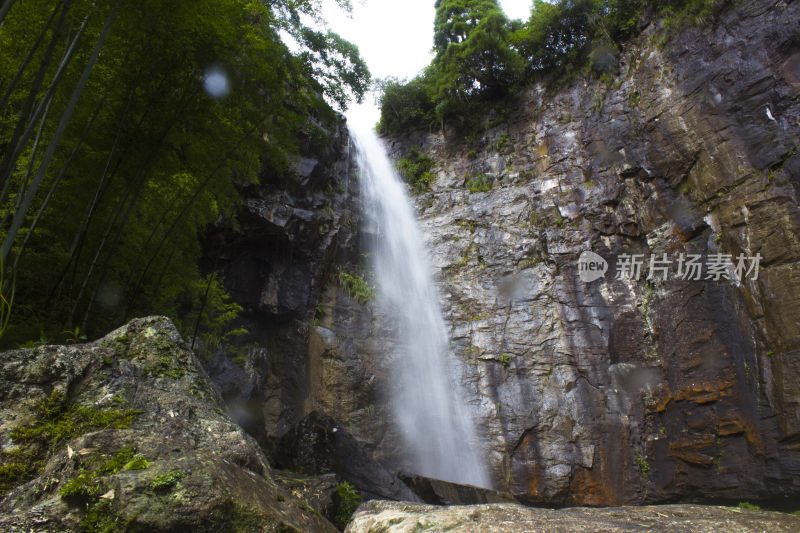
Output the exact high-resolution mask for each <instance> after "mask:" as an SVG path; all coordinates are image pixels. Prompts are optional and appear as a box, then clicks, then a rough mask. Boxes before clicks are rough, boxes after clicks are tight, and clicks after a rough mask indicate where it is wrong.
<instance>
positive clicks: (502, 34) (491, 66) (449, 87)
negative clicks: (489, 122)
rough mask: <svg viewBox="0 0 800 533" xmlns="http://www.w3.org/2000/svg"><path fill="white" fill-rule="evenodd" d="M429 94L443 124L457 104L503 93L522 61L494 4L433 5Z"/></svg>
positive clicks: (479, 0) (490, 0) (453, 1)
mask: <svg viewBox="0 0 800 533" xmlns="http://www.w3.org/2000/svg"><path fill="white" fill-rule="evenodd" d="M435 6H436V17H435V19H434V23H433V49H434V52H435V54H436V55H435V57H434V59H433V63H432V64H431V68H430V80H431V94H432V96H433V99H434V101H436V102H437V103H438V105H437V115H438V117H439V118H443V117H444V116H445V115H446V113H447V111H448V110H450V109H452V108H453V107H455V106H457V105H458V104H459V103H464V102H468V101H469V100H470V99H473V98H476V97H477V98H496V97H498V96H502V95H504V94H506V93H508V91H509V89H510V88H511V87H512V86H514V85H515V84H516V83H518V82H519V81H520V79H521V76H522V71H523V61H522V58H521V57H520V56H519V54H518V53H517V52H516V50H515V49H514V48H512V47H511V46H510V45H509V44H510V43H509V37H510V25H509V21H508V19H507V18H506V16H505V14H504V13H503V10H502V8H501V7H500V6H499V4H498V3H497V1H496V0H437V2H436V4H435Z"/></svg>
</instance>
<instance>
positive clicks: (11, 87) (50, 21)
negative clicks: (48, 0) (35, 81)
mask: <svg viewBox="0 0 800 533" xmlns="http://www.w3.org/2000/svg"><path fill="white" fill-rule="evenodd" d="M9 1H10V0H9ZM62 5H64V4H63V3H59V4H58V5H57V6H56V7H55V9H53V12H52V13H51V14H50V18H48V19H47V22H46V23H45V25H44V28H42V31H41V32H39V36H38V37H37V38H36V41H35V42H34V43H33V45H32V46H31V49H30V50H29V51H28V55H27V56H25V60H24V61H23V62H22V65H20V67H19V68H18V69H17V73H16V74H15V75H14V78H13V79H12V80H11V81H10V82H9V84H8V87H6V92H5V94H3V97H2V98H0V109H2V108H4V107H5V106H6V104H8V100H9V99H10V98H11V94H12V93H13V92H14V89H16V87H17V83H19V80H20V79H22V75H23V74H24V73H25V70H26V69H27V68H28V65H29V64H30V62H31V60H33V56H34V55H36V50H38V49H39V46H41V44H42V42H43V41H44V37H45V35H47V30H48V29H50V26H51V25H52V24H53V21H54V20H55V18H56V14H58V10H59V9H60V8H61V6H62Z"/></svg>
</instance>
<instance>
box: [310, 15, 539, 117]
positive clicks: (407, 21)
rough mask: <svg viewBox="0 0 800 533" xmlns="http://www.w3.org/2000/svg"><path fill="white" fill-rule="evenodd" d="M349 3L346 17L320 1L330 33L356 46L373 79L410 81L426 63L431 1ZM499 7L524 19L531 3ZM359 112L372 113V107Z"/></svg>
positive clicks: (427, 58) (431, 27) (431, 31)
mask: <svg viewBox="0 0 800 533" xmlns="http://www.w3.org/2000/svg"><path fill="white" fill-rule="evenodd" d="M352 2H353V13H352V16H351V17H348V16H347V15H345V14H344V13H343V12H342V11H341V10H340V9H339V8H338V7H337V6H336V4H335V2H334V1H333V0H324V3H323V5H324V9H323V17H324V18H325V19H326V20H327V21H328V23H329V24H330V27H331V29H332V30H333V31H335V32H336V33H338V34H340V35H341V36H342V37H344V38H345V39H347V40H349V41H351V42H353V43H355V44H356V45H357V46H358V48H359V50H360V51H361V56H362V57H363V58H364V60H365V61H366V62H367V65H368V66H369V69H370V72H372V76H373V77H374V78H385V77H387V76H394V77H397V78H411V77H413V76H415V75H416V74H417V73H419V71H420V70H422V68H423V67H425V66H426V65H427V64H428V63H429V62H430V60H431V47H432V46H433V15H434V9H433V4H434V0H352ZM500 4H501V5H502V6H503V9H504V10H505V12H506V15H507V16H508V17H509V18H512V19H514V18H519V19H523V20H527V19H528V16H529V15H530V9H531V4H532V1H531V0H500ZM367 103H368V104H371V102H367ZM370 107H371V106H370ZM354 111H355V110H354ZM359 112H369V113H370V114H371V115H374V114H375V110H374V108H373V109H367V110H360V111H359ZM348 115H349V113H348ZM376 120H377V117H376Z"/></svg>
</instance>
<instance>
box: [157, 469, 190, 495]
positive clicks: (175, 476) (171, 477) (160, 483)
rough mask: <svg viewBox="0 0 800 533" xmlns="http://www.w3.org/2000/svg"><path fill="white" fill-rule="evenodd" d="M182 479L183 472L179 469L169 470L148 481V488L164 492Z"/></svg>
mask: <svg viewBox="0 0 800 533" xmlns="http://www.w3.org/2000/svg"><path fill="white" fill-rule="evenodd" d="M181 479H183V472H181V471H180V470H170V471H169V472H164V473H163V474H159V475H157V476H156V477H154V478H153V479H152V480H151V481H150V489H151V490H153V491H155V492H166V491H167V490H170V489H172V487H174V486H175V485H177V483H178V482H179V481H180V480H181Z"/></svg>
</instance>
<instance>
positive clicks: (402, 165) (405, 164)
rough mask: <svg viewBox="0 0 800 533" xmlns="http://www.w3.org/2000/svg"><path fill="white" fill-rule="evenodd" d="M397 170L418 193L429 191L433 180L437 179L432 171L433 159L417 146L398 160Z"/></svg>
mask: <svg viewBox="0 0 800 533" xmlns="http://www.w3.org/2000/svg"><path fill="white" fill-rule="evenodd" d="M397 170H399V171H400V174H401V175H402V176H403V178H404V179H405V180H406V183H408V184H409V185H410V186H411V190H412V191H414V193H416V194H420V193H423V192H425V191H427V190H428V189H429V188H430V185H431V183H433V180H434V179H436V176H435V175H434V174H433V172H432V170H433V159H431V158H430V157H428V156H427V155H425V154H424V153H423V152H422V150H420V149H419V148H418V147H416V146H414V147H412V148H411V150H409V152H408V155H406V156H403V157H401V158H400V159H399V160H398V161H397Z"/></svg>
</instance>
